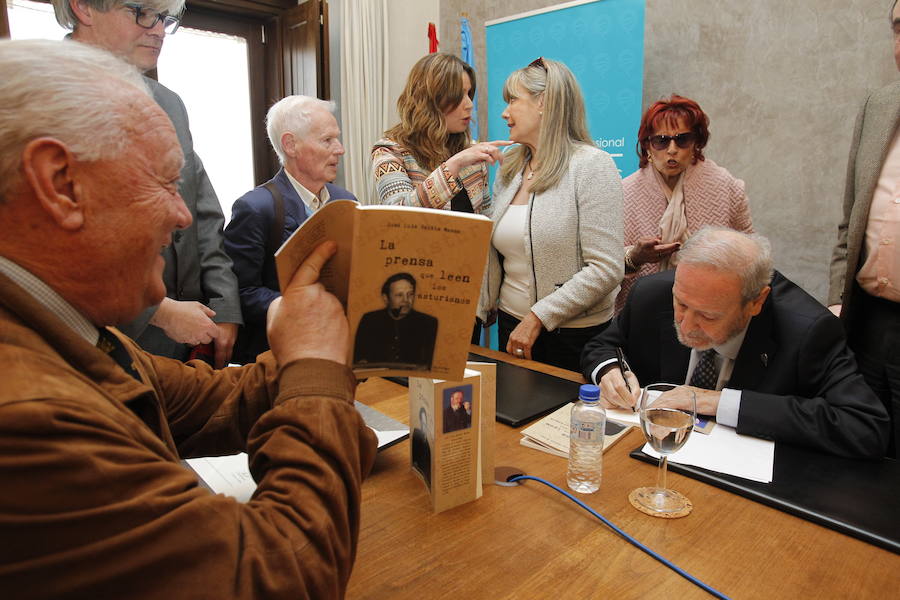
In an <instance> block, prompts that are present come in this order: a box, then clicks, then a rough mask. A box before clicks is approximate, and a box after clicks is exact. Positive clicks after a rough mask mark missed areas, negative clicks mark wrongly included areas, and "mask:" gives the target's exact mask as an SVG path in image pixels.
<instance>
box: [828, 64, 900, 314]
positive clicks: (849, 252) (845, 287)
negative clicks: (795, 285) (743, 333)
mask: <svg viewBox="0 0 900 600" xmlns="http://www.w3.org/2000/svg"><path fill="white" fill-rule="evenodd" d="M898 124H900V81H897V82H894V83H892V84H891V85H888V86H886V87H883V88H881V89H880V90H878V91H875V92H872V94H870V95H869V97H868V98H866V101H865V103H864V104H863V107H862V110H860V111H859V116H857V118H856V127H855V128H854V132H853V144H852V145H851V147H850V160H849V162H848V164H847V183H846V185H845V188H844V216H843V219H842V220H841V223H840V225H838V241H837V245H835V247H834V253H833V255H832V258H831V285H830V290H829V293H828V304H840V303H842V302H843V305H844V306H843V309H842V312H841V318H844V319H846V318H847V315H849V314H850V311H849V307H850V306H851V304H852V301H853V298H852V295H853V282H854V280H855V279H856V272H857V271H858V270H859V267H860V266H862V262H863V256H862V254H863V250H864V249H865V239H866V225H867V224H868V222H869V207H870V206H871V204H872V194H874V193H875V186H876V185H877V184H878V177H879V175H880V174H881V167H882V165H883V164H884V159H885V156H886V155H887V151H888V146H889V145H890V143H891V140H892V139H893V137H894V132H895V131H896V130H897V126H898Z"/></svg>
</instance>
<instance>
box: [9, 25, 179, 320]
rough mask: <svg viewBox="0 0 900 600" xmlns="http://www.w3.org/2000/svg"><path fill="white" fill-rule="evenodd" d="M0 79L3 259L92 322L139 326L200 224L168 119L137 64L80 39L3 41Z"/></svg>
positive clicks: (157, 301) (175, 138)
mask: <svg viewBox="0 0 900 600" xmlns="http://www.w3.org/2000/svg"><path fill="white" fill-rule="evenodd" d="M0 72H2V73H4V74H6V73H9V74H11V77H9V78H2V79H0V107H2V110H0V168H2V172H0V184H2V185H3V186H4V187H3V201H2V202H0V222H2V223H3V224H4V228H5V232H4V235H3V236H0V255H2V256H4V257H6V258H7V259H9V260H11V261H13V262H15V263H16V264H18V265H19V266H20V267H22V268H24V269H26V270H28V271H29V272H31V273H32V274H33V275H35V276H37V277H38V278H39V279H41V280H42V281H44V282H45V283H46V284H47V285H49V286H50V287H51V288H53V289H54V290H56V292H57V293H59V294H60V295H61V296H62V297H63V298H64V299H65V300H67V301H68V302H69V303H70V304H72V306H74V307H75V308H76V309H77V310H78V311H79V312H81V313H82V314H83V315H84V316H85V317H87V318H88V319H89V320H90V321H91V322H93V323H94V324H95V325H98V326H101V325H110V324H116V323H122V322H126V321H128V320H130V319H133V318H134V317H136V316H137V314H138V313H139V312H140V311H142V310H144V309H145V308H146V307H148V306H151V305H153V304H157V303H159V302H160V301H161V300H162V298H163V296H164V294H165V286H164V285H163V282H162V269H163V261H162V257H161V255H160V250H161V249H162V248H163V246H165V245H167V244H169V243H170V242H171V233H172V231H173V230H174V229H176V228H182V227H187V226H188V225H189V224H190V222H191V216H190V213H189V212H188V211H187V208H186V207H185V205H184V203H183V202H182V200H181V197H180V196H179V195H178V189H177V184H178V180H179V176H180V172H181V167H182V165H183V163H184V161H183V157H182V154H181V147H180V146H179V144H178V138H177V137H176V135H175V130H174V128H173V127H172V123H171V121H170V120H169V118H168V117H167V116H166V114H165V113H164V112H163V111H162V109H161V108H160V107H159V106H158V105H157V104H156V103H155V102H154V101H153V99H152V98H151V97H150V95H149V94H148V92H147V89H146V87H145V86H144V83H143V79H142V78H141V76H140V75H139V74H138V73H137V72H136V71H135V69H134V68H133V67H131V66H129V65H127V64H126V63H124V62H122V61H121V60H119V59H117V58H115V57H114V56H112V55H111V54H109V53H107V52H103V51H101V50H97V49H94V48H91V47H89V46H85V45H83V44H79V43H77V42H47V41H34V40H27V41H3V42H0ZM36 72H40V73H41V75H42V76H41V77H34V76H33V74H34V73H36Z"/></svg>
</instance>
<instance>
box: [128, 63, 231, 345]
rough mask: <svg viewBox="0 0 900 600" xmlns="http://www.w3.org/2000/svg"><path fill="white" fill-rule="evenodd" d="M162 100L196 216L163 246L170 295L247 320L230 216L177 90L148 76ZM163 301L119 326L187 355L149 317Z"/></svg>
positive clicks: (183, 188) (227, 319)
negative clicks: (227, 228) (225, 231)
mask: <svg viewBox="0 0 900 600" xmlns="http://www.w3.org/2000/svg"><path fill="white" fill-rule="evenodd" d="M144 80H145V81H146V82H147V85H148V86H149V88H150V91H151V92H152V93H153V98H154V100H156V102H157V104H159V105H160V107H162V109H163V110H164V111H165V112H166V114H167V115H169V118H170V119H171V120H172V124H173V125H174V126H175V132H176V133H177V134H178V142H179V143H180V144H181V150H182V151H183V152H184V168H182V170H181V183H179V185H178V191H179V193H180V194H181V197H182V198H183V199H184V202H185V204H186V205H187V207H188V210H190V211H191V216H192V217H193V219H194V221H193V223H192V224H191V226H190V227H188V228H187V229H184V230H181V231H176V232H174V233H173V234H172V244H171V245H169V247H167V248H166V249H165V251H164V252H163V257H164V258H165V260H166V267H165V270H164V271H163V281H164V282H165V284H166V295H167V296H168V297H169V298H172V299H174V300H195V301H197V302H202V303H203V304H206V305H207V306H209V307H210V308H211V309H213V310H214V311H216V316H215V318H214V319H213V320H214V321H215V322H217V323H242V322H243V321H242V319H241V305H240V299H239V297H238V284H237V277H235V275H234V272H233V271H232V268H231V259H230V258H229V257H228V255H227V254H226V253H225V248H224V245H223V240H224V238H223V236H222V227H223V226H224V224H225V217H224V216H223V215H222V208H221V206H220V205H219V200H218V198H217V197H216V192H215V190H214V189H213V187H212V184H211V183H210V181H209V177H207V175H206V170H205V169H204V168H203V163H202V162H201V161H200V157H199V156H197V154H196V153H195V152H194V143H193V140H192V139H191V130H190V127H189V125H188V116H187V110H186V109H185V107H184V103H183V102H182V101H181V98H179V97H178V94H176V93H175V92H173V91H172V90H170V89H169V88H167V87H165V86H163V85H162V84H160V83H158V82H156V81H153V80H152V79H149V78H146V77H145V78H144ZM157 308H158V307H157V306H154V307H151V308H149V309H147V310H145V311H144V312H143V313H141V315H140V316H139V317H138V318H137V319H135V320H134V321H132V322H131V323H127V324H124V325H120V327H119V328H120V329H121V330H122V331H123V332H125V333H126V334H127V335H128V336H130V337H131V338H132V339H134V340H136V341H137V342H138V343H139V344H140V345H141V347H143V348H144V349H145V350H147V351H148V352H151V353H153V354H161V355H164V356H171V357H173V358H179V359H183V358H184V357H185V354H186V352H187V348H186V347H185V346H184V345H183V344H178V343H176V342H175V341H174V340H172V339H170V338H169V337H168V336H166V334H165V333H164V332H163V331H162V329H159V328H158V327H155V326H153V325H150V324H149V321H150V319H151V318H152V316H153V314H154V313H155V312H156V309H157Z"/></svg>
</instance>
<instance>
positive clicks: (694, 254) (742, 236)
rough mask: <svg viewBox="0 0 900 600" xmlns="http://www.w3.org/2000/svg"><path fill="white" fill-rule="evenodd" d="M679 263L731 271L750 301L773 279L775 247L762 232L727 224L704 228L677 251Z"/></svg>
mask: <svg viewBox="0 0 900 600" xmlns="http://www.w3.org/2000/svg"><path fill="white" fill-rule="evenodd" d="M678 264H679V265H694V266H702V267H708V268H711V269H716V270H719V271H723V272H726V273H730V274H732V275H734V276H735V277H737V278H738V279H739V280H740V282H741V297H742V298H743V299H744V301H750V300H752V299H754V298H756V297H757V296H759V293H760V291H761V290H762V289H763V288H764V287H766V286H767V285H769V282H770V281H771V280H772V248H771V246H770V244H769V240H767V239H766V238H764V237H763V236H761V235H756V234H752V235H751V234H746V233H741V232H740V231H735V230H733V229H727V228H725V227H711V226H707V227H703V228H702V229H700V231H698V232H697V233H695V234H693V235H692V236H691V237H690V239H688V241H687V242H685V244H684V246H683V247H682V249H681V250H680V251H679V252H678Z"/></svg>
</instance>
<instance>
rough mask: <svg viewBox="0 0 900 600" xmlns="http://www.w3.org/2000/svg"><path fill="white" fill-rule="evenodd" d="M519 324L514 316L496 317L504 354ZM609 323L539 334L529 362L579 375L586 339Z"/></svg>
mask: <svg viewBox="0 0 900 600" xmlns="http://www.w3.org/2000/svg"><path fill="white" fill-rule="evenodd" d="M519 323H520V321H519V319H517V318H515V317H514V316H512V315H510V314H508V313H505V312H503V311H502V310H501V311H499V313H498V316H497V329H498V331H497V337H498V341H497V348H499V349H500V350H501V351H503V352H506V343H507V342H508V341H509V334H511V333H512V331H513V329H515V328H516V326H517V325H518V324H519ZM608 325H609V321H607V322H606V323H601V324H599V325H593V326H591V327H569V328H564V327H559V328H557V329H556V330H554V331H542V332H541V334H540V335H539V336H538V338H537V339H536V340H535V341H534V345H533V346H532V347H531V360H536V361H538V362H542V363H546V364H548V365H553V366H555V367H562V368H563V369H569V370H570V371H575V372H576V373H578V372H581V350H582V349H583V348H584V345H585V344H586V343H587V341H588V340H589V339H591V338H592V337H594V336H595V335H598V334H600V333H602V332H603V330H604V329H606V327H607V326H608Z"/></svg>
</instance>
